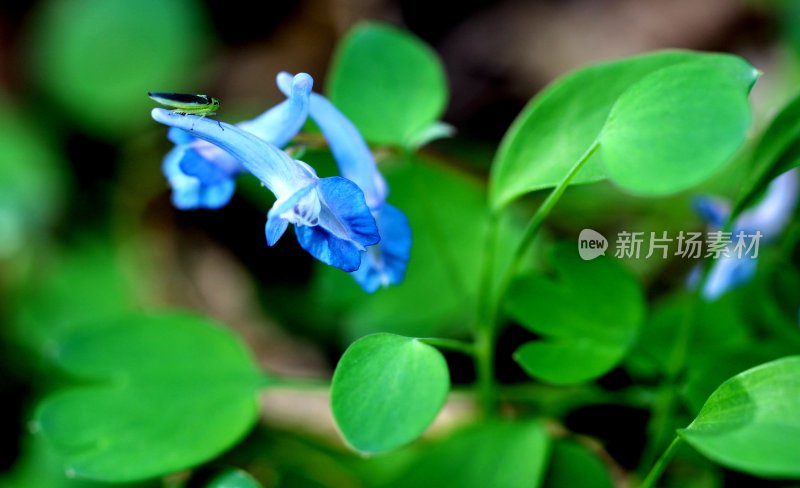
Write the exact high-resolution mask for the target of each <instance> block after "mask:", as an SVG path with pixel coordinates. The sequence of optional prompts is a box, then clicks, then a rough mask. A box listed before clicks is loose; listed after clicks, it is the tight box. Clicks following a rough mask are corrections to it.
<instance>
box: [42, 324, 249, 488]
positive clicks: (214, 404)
mask: <svg viewBox="0 0 800 488" xmlns="http://www.w3.org/2000/svg"><path fill="white" fill-rule="evenodd" d="M56 360H57V363H58V365H59V366H61V367H62V368H63V369H64V370H65V372H67V373H68V374H70V375H71V376H73V377H75V378H76V379H78V380H80V381H82V383H81V384H78V385H75V386H72V387H70V388H67V389H65V390H63V391H60V392H56V393H54V394H52V395H50V396H49V397H47V398H46V399H45V400H44V401H43V402H42V403H41V404H40V405H39V407H38V409H37V412H36V415H35V420H34V422H35V424H34V425H35V427H36V429H37V432H40V433H41V434H42V435H43V436H44V437H45V438H46V439H47V440H48V441H49V442H50V443H51V444H52V445H53V446H54V447H55V448H56V449H57V450H58V452H59V453H60V454H61V455H62V456H63V458H64V464H65V466H66V469H67V471H68V473H71V474H72V475H75V476H80V477H85V478H90V479H96V480H103V481H112V482H122V481H132V480H139V479H146V478H150V477H155V476H161V475H165V474H169V473H172V472H175V471H178V470H181V469H185V468H187V467H190V466H194V465H196V464H199V463H202V462H204V461H207V460H209V459H211V458H213V457H215V456H217V455H218V454H220V453H221V452H222V451H224V450H225V449H227V448H228V447H230V446H231V445H233V444H234V443H235V442H236V441H238V440H239V439H241V438H242V436H243V435H244V434H245V433H246V432H247V431H248V429H249V428H250V427H251V426H252V424H253V422H254V421H255V420H256V417H257V415H258V405H257V401H256V395H257V392H258V388H259V385H260V383H262V382H263V379H262V376H261V375H260V372H259V369H258V367H257V366H256V365H255V364H254V363H253V361H252V359H251V358H250V356H249V354H248V352H247V350H246V349H245V348H244V346H243V345H242V344H241V343H240V342H239V341H238V340H237V338H236V337H235V336H233V335H232V334H231V333H230V332H228V331H226V330H224V329H222V328H220V327H219V326H217V325H216V324H213V323H211V322H209V321H208V320H206V319H203V318H200V317H194V316H191V315H184V314H175V313H167V314H159V315H136V316H129V317H125V318H121V319H118V320H116V321H112V320H108V321H106V322H105V323H104V324H103V325H102V326H98V327H97V328H94V329H90V330H83V331H80V332H77V333H75V334H74V335H72V336H70V337H68V338H65V339H63V340H62V341H61V342H60V343H59V345H58V350H57V356H56Z"/></svg>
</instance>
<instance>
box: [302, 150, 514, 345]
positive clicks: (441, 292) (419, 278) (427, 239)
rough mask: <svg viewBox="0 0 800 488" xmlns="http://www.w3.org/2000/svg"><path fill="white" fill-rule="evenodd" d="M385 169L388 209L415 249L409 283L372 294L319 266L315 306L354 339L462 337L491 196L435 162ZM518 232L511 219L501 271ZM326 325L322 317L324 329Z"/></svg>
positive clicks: (502, 244) (392, 164) (391, 163)
mask: <svg viewBox="0 0 800 488" xmlns="http://www.w3.org/2000/svg"><path fill="white" fill-rule="evenodd" d="M381 166H382V168H381V169H382V171H383V172H384V174H385V175H386V178H387V180H388V182H389V184H390V186H391V194H390V197H389V201H390V203H392V204H393V205H395V206H397V207H398V208H399V209H400V210H402V211H403V212H404V213H405V214H406V216H407V217H408V220H409V223H410V225H411V232H412V236H413V243H412V247H411V259H410V261H409V264H408V271H407V273H406V277H405V280H404V281H403V283H401V284H400V285H398V286H392V287H389V288H386V289H383V290H379V291H378V292H377V293H376V294H374V295H366V294H365V293H364V292H363V291H362V290H361V289H360V288H359V287H358V285H356V284H355V282H354V281H353V279H352V278H351V277H350V276H349V275H347V274H346V273H342V272H341V271H339V270H336V269H332V268H330V267H329V266H318V268H317V276H316V277H315V279H314V284H313V289H312V291H311V299H312V300H315V301H316V302H317V308H318V310H321V311H324V315H326V316H327V320H328V321H329V322H330V321H331V315H332V313H331V310H333V309H336V310H338V312H339V315H338V316H335V319H334V321H333V322H334V323H333V325H332V326H338V327H343V328H344V329H345V332H346V337H347V338H349V339H351V340H353V339H355V338H358V337H361V336H363V335H366V334H369V333H374V332H393V333H397V334H402V335H407V336H414V337H425V336H444V335H458V334H459V333H460V334H463V333H465V331H466V329H467V325H468V324H469V321H470V318H471V317H473V316H474V311H475V308H474V307H475V306H476V305H475V304H476V303H477V294H478V277H479V276H480V266H481V262H482V259H483V252H484V245H483V243H484V240H485V235H486V231H487V228H488V210H487V208H486V193H485V191H484V189H483V187H482V185H481V184H480V182H479V181H478V180H476V179H473V178H471V177H470V176H469V175H467V174H466V173H463V172H460V171H457V170H454V169H451V168H448V167H445V166H443V165H441V164H439V163H436V162H434V161H431V160H427V159H421V158H420V159H414V160H413V161H411V162H408V163H403V162H401V161H397V160H387V161H385V162H382V163H381ZM519 227H520V226H519V225H518V222H517V221H515V220H514V219H513V216H511V217H510V218H509V220H508V221H506V222H505V223H504V226H503V227H502V228H501V234H500V235H501V238H500V240H499V243H498V246H497V247H498V249H497V251H498V252H497V257H498V262H499V263H500V264H498V266H497V268H498V269H500V270H502V269H504V266H503V264H504V263H507V262H508V261H509V259H510V257H511V254H512V247H513V246H514V244H515V238H514V236H515V235H516V234H515V233H517V232H518V229H519ZM432 290H435V298H434V297H433V296H432V295H431V291H432ZM367 297H368V298H367ZM420 304H424V305H425V306H420ZM325 320H326V318H325V317H322V318H321V320H320V321H319V323H324V321H325Z"/></svg>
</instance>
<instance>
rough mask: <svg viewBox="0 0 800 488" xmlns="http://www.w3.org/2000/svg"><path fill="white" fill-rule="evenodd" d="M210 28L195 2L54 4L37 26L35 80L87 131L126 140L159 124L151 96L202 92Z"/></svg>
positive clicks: (34, 25)
mask: <svg viewBox="0 0 800 488" xmlns="http://www.w3.org/2000/svg"><path fill="white" fill-rule="evenodd" d="M205 27H206V26H205V19H204V18H203V10H202V8H200V7H199V5H198V4H197V3H196V2H192V1H190V0H173V1H169V2H163V1H160V0H113V1H109V0H73V1H70V2H61V1H55V0H50V1H47V2H43V4H42V5H41V9H40V10H39V12H38V15H36V16H35V18H34V22H33V23H32V28H33V29H32V31H31V33H30V43H29V48H30V50H29V56H30V58H31V66H32V68H33V75H34V77H35V79H36V81H37V82H38V84H39V85H40V86H41V87H42V88H43V89H44V90H45V91H46V92H47V94H48V95H49V96H50V97H52V99H53V100H55V101H56V102H57V103H58V106H59V107H60V108H63V109H65V110H66V111H67V112H68V113H69V114H70V115H71V116H72V117H73V118H75V120H77V121H78V122H79V123H80V124H81V125H82V126H83V128H84V129H86V130H89V131H91V132H93V133H96V134H100V135H105V136H121V135H124V134H125V132H126V131H128V130H131V129H135V128H137V127H141V126H143V125H144V124H147V123H151V122H152V121H151V120H150V117H149V112H148V110H147V107H148V106H150V105H151V103H150V100H148V99H147V92H148V91H194V90H197V89H198V87H197V86H195V87H193V88H191V87H190V86H189V85H187V80H189V79H195V80H196V79H197V75H198V71H199V67H198V63H199V61H200V60H201V59H202V58H201V56H202V55H203V51H204V45H205V44H206V42H205V39H204V36H205Z"/></svg>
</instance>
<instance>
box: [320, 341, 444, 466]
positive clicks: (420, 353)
mask: <svg viewBox="0 0 800 488" xmlns="http://www.w3.org/2000/svg"><path fill="white" fill-rule="evenodd" d="M449 388H450V376H449V373H448V370H447V363H446V362H445V360H444V357H443V356H442V355H441V353H440V352H439V351H437V350H436V348H434V347H431V346H429V345H427V344H425V343H423V342H421V341H419V340H418V339H414V338H409V337H402V336H398V335H394V334H373V335H369V336H367V337H364V338H362V339H359V340H358V341H356V342H354V343H353V344H352V345H351V346H350V347H349V348H348V349H347V351H345V353H344V355H343V356H342V358H341V359H340V360H339V364H338V365H337V366H336V372H335V373H334V374H333V384H332V386H331V409H332V410H333V416H334V418H335V419H336V424H337V425H338V426H339V429H340V430H341V432H342V436H343V437H344V439H345V440H346V441H347V443H348V444H349V445H350V446H352V447H353V448H354V449H356V450H358V451H361V452H365V453H375V452H382V451H389V450H391V449H396V448H398V447H400V446H403V445H404V444H407V443H409V442H411V441H412V440H414V439H416V438H417V437H419V436H420V435H421V434H422V433H423V432H424V431H425V429H427V428H428V426H429V425H430V424H431V422H433V420H434V419H435V418H436V415H437V414H438V413H439V410H441V408H442V405H444V402H445V400H446V399H447V392H448V390H449Z"/></svg>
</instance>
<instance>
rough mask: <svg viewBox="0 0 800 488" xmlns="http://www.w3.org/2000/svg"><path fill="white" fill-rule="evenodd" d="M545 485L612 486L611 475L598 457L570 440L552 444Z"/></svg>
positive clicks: (595, 487) (607, 487)
mask: <svg viewBox="0 0 800 488" xmlns="http://www.w3.org/2000/svg"><path fill="white" fill-rule="evenodd" d="M544 486H545V487H549V488H563V487H570V486H574V487H580V488H613V486H614V482H613V480H612V479H611V475H610V474H609V472H608V469H606V467H605V465H604V464H603V462H602V461H600V459H598V458H597V456H595V455H594V454H592V453H591V452H590V451H589V450H588V449H586V448H585V447H583V446H581V445H580V444H577V443H575V442H572V441H567V440H560V441H557V442H555V443H554V444H553V450H552V452H551V453H550V465H549V466H548V467H547V477H546V478H545V482H544Z"/></svg>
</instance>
